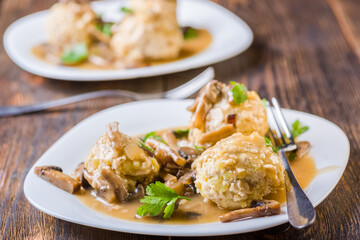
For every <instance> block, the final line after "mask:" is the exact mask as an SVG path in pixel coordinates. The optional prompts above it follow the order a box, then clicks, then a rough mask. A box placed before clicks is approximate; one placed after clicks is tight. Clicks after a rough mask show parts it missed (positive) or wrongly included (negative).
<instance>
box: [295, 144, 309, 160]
mask: <svg viewBox="0 0 360 240" xmlns="http://www.w3.org/2000/svg"><path fill="white" fill-rule="evenodd" d="M296 145H297V149H296V150H295V154H296V158H297V159H300V158H302V157H303V156H305V155H306V154H308V153H309V151H310V148H311V145H310V143H309V142H306V141H304V142H298V143H296Z"/></svg>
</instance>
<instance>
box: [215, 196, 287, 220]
mask: <svg viewBox="0 0 360 240" xmlns="http://www.w3.org/2000/svg"><path fill="white" fill-rule="evenodd" d="M276 214H280V203H279V202H277V201H275V200H263V201H256V202H255V203H254V204H253V203H252V207H251V208H244V209H238V210H234V211H231V212H228V213H225V214H223V215H221V216H220V217H219V218H220V221H221V222H223V223H226V222H231V221H234V220H240V219H244V218H257V217H264V216H271V215H276Z"/></svg>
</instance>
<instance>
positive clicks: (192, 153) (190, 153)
mask: <svg viewBox="0 0 360 240" xmlns="http://www.w3.org/2000/svg"><path fill="white" fill-rule="evenodd" d="M201 153H202V151H200V150H198V149H195V148H192V147H180V148H179V154H180V156H182V157H183V158H185V159H186V161H187V162H188V163H192V162H193V161H195V159H196V158H197V157H199V156H200V155H201Z"/></svg>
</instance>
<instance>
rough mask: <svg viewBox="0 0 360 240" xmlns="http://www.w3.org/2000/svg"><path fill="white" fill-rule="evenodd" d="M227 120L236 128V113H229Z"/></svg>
mask: <svg viewBox="0 0 360 240" xmlns="http://www.w3.org/2000/svg"><path fill="white" fill-rule="evenodd" d="M226 121H227V123H228V124H232V125H233V126H234V128H236V114H229V115H227V117H226Z"/></svg>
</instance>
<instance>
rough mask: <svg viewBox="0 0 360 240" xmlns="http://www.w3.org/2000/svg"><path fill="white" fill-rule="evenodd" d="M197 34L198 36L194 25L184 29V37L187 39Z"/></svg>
mask: <svg viewBox="0 0 360 240" xmlns="http://www.w3.org/2000/svg"><path fill="white" fill-rule="evenodd" d="M196 36H197V31H196V29H194V28H192V27H187V28H185V31H184V39H185V40H188V39H192V38H195V37H196Z"/></svg>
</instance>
